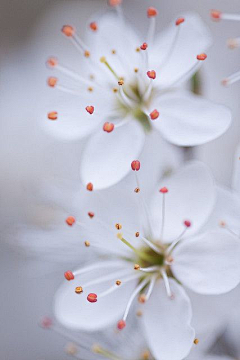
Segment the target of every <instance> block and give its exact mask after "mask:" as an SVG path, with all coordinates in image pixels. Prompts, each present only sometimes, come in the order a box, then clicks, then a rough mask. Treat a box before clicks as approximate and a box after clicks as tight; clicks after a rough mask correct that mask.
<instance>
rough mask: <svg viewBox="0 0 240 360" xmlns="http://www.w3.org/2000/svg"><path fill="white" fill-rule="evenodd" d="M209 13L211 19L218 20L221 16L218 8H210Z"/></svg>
mask: <svg viewBox="0 0 240 360" xmlns="http://www.w3.org/2000/svg"><path fill="white" fill-rule="evenodd" d="M210 14H211V18H212V19H213V20H220V19H221V16H222V13H221V11H219V10H211V13H210Z"/></svg>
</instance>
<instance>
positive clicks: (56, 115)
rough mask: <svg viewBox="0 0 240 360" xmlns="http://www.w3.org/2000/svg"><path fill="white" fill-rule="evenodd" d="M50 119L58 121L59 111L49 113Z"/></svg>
mask: <svg viewBox="0 0 240 360" xmlns="http://www.w3.org/2000/svg"><path fill="white" fill-rule="evenodd" d="M48 118H49V120H57V118H58V113H57V111H51V112H49V113H48Z"/></svg>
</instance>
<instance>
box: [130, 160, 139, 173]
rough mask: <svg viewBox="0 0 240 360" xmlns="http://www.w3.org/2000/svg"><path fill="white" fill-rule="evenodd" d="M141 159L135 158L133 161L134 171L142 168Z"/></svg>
mask: <svg viewBox="0 0 240 360" xmlns="http://www.w3.org/2000/svg"><path fill="white" fill-rule="evenodd" d="M140 166H141V164H140V161H139V160H133V161H132V163H131V168H132V170H133V171H139V170H140Z"/></svg>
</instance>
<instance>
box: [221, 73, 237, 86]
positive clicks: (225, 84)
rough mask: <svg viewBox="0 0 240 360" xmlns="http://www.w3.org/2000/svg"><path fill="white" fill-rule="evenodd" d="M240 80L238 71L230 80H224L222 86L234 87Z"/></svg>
mask: <svg viewBox="0 0 240 360" xmlns="http://www.w3.org/2000/svg"><path fill="white" fill-rule="evenodd" d="M239 80H240V71H237V72H235V73H234V74H232V75H231V76H229V77H228V78H226V79H224V80H222V85H224V86H227V85H232V84H234V83H235V82H237V81H239Z"/></svg>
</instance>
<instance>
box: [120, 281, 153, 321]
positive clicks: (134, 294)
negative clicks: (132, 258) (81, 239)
mask: <svg viewBox="0 0 240 360" xmlns="http://www.w3.org/2000/svg"><path fill="white" fill-rule="evenodd" d="M147 282H148V279H145V280H143V281H142V282H141V283H140V284H139V285H138V286H137V287H136V289H135V290H134V291H133V293H132V295H131V296H130V299H129V301H128V303H127V306H126V310H125V312H124V315H123V318H122V320H123V321H124V322H125V325H126V320H127V316H128V313H129V310H130V307H131V305H132V302H133V300H134V298H135V297H136V296H137V294H138V293H139V292H140V291H141V290H142V289H143V288H144V286H145V285H146V284H147Z"/></svg>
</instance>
